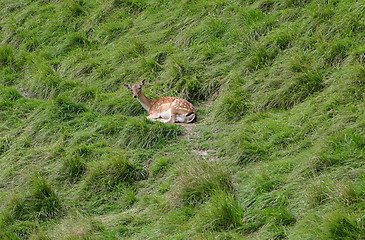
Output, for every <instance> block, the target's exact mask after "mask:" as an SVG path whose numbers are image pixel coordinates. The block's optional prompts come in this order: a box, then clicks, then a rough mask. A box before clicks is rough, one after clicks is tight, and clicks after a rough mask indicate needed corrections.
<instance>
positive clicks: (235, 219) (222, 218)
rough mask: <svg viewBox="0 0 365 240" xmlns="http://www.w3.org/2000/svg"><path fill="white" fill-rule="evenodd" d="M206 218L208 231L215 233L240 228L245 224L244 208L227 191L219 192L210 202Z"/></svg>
mask: <svg viewBox="0 0 365 240" xmlns="http://www.w3.org/2000/svg"><path fill="white" fill-rule="evenodd" d="M205 210H206V211H207V213H206V215H205V216H204V218H205V222H206V226H205V228H207V229H212V230H215V231H222V230H230V229H234V228H239V227H240V226H242V224H243V216H244V208H243V207H242V206H241V205H240V203H239V202H238V199H237V198H236V197H235V196H234V195H233V194H232V193H227V192H225V191H219V190H218V191H217V192H215V193H214V195H213V196H212V197H211V199H210V200H209V203H208V206H207V209H205Z"/></svg>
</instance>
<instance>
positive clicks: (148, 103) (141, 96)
mask: <svg viewBox="0 0 365 240" xmlns="http://www.w3.org/2000/svg"><path fill="white" fill-rule="evenodd" d="M138 101H139V102H140V103H141V105H142V107H143V108H144V109H146V110H147V112H149V111H150V107H151V105H152V102H153V99H149V98H148V97H146V95H144V93H143V92H142V90H141V92H140V93H139V96H138Z"/></svg>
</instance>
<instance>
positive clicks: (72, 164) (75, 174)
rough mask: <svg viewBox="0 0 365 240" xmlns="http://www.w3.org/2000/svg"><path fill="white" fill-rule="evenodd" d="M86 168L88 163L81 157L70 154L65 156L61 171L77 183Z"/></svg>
mask: <svg viewBox="0 0 365 240" xmlns="http://www.w3.org/2000/svg"><path fill="white" fill-rule="evenodd" d="M86 169H87V165H86V163H85V162H84V161H83V160H82V158H81V157H77V156H70V157H67V158H64V160H63V166H62V169H61V173H62V175H64V176H65V179H67V180H68V181H69V182H70V183H75V182H77V181H78V180H80V179H81V177H82V176H83V175H84V173H85V172H86Z"/></svg>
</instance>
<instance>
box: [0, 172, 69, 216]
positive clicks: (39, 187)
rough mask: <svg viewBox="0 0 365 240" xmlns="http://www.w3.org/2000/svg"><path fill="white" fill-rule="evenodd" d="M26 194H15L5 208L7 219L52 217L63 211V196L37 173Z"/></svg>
mask: <svg viewBox="0 0 365 240" xmlns="http://www.w3.org/2000/svg"><path fill="white" fill-rule="evenodd" d="M29 188H30V189H29V193H28V194H27V195H26V196H20V195H13V196H12V197H11V198H10V199H9V201H8V203H7V206H8V208H7V209H6V210H5V215H4V216H7V217H6V219H7V220H6V221H14V220H20V221H29V220H34V219H41V220H45V219H52V218H56V217H59V216H60V215H61V214H62V213H63V206H62V201H61V198H60V197H59V196H58V194H57V193H56V191H55V190H54V189H53V187H52V186H51V185H50V184H49V182H48V181H47V179H46V178H44V177H42V176H40V175H39V174H38V173H36V174H35V176H34V179H33V182H32V183H31V185H30V186H29Z"/></svg>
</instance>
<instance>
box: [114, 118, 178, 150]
mask: <svg viewBox="0 0 365 240" xmlns="http://www.w3.org/2000/svg"><path fill="white" fill-rule="evenodd" d="M180 134H182V129H181V127H180V126H178V125H175V124H164V123H161V122H158V121H156V122H152V121H150V120H148V119H146V118H145V117H143V118H131V119H130V120H128V121H127V122H126V123H125V125H124V128H123V130H122V132H121V133H120V140H118V143H119V144H121V145H122V146H124V147H129V148H152V147H155V146H158V145H160V144H165V143H167V142H168V141H170V140H173V139H174V138H176V137H177V136H179V135H180Z"/></svg>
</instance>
